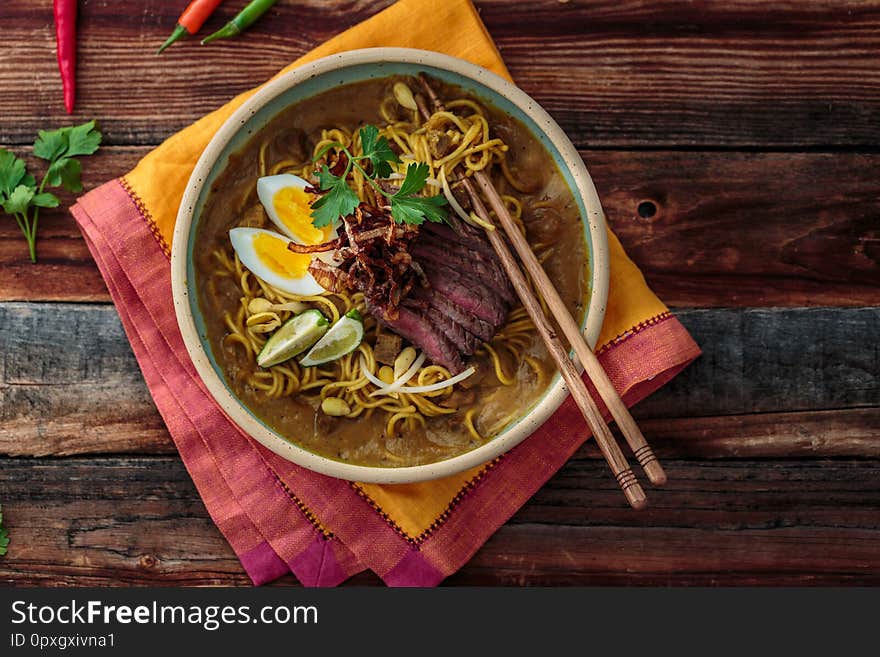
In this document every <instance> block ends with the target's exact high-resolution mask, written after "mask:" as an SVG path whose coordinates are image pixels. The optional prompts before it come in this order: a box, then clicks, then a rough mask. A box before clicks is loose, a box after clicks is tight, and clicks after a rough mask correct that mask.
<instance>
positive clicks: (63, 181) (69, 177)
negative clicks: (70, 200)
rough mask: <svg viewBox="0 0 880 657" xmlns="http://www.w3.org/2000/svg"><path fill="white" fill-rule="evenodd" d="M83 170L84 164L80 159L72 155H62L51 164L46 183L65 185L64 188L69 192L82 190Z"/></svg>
mask: <svg viewBox="0 0 880 657" xmlns="http://www.w3.org/2000/svg"><path fill="white" fill-rule="evenodd" d="M81 171H82V165H81V164H80V162H79V160H76V159H74V158H72V157H62V158H61V159H60V160H56V161H55V162H53V163H52V164H50V165H49V170H48V171H47V172H46V184H47V185H49V187H58V186H59V185H63V186H64V189H66V190H67V191H69V192H81V191H82V182H81V181H80V173H81Z"/></svg>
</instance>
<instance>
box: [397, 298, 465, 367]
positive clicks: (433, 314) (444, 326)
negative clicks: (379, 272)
mask: <svg viewBox="0 0 880 657" xmlns="http://www.w3.org/2000/svg"><path fill="white" fill-rule="evenodd" d="M403 305H404V306H406V307H407V308H410V309H411V310H412V311H413V312H415V313H418V314H419V315H420V316H421V317H422V319H424V320H425V321H426V322H429V323H430V324H432V325H433V326H436V327H437V328H438V329H440V331H441V332H442V333H443V335H445V336H446V337H447V338H448V339H449V341H450V342H452V344H454V345H455V348H456V349H458V350H459V351H460V352H461V353H462V355H464V356H470V355H472V354H473V353H474V352H475V351H476V350H477V348H478V347H479V346H480V344H481V343H482V341H481V340H480V338H478V337H477V336H475V335H474V334H473V333H471V332H470V331H468V330H467V329H466V328H464V327H463V326H462V325H461V324H459V323H458V322H456V321H455V320H454V319H452V318H451V317H450V316H449V315H445V314H443V313H441V312H438V311H437V310H436V309H435V308H431V307H430V306H428V307H427V308H426V307H425V305H424V303H422V302H420V301H419V300H418V299H413V298H412V297H410V298H408V299H407V300H406V301H404V302H403Z"/></svg>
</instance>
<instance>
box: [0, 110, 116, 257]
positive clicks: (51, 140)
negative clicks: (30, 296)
mask: <svg viewBox="0 0 880 657" xmlns="http://www.w3.org/2000/svg"><path fill="white" fill-rule="evenodd" d="M100 144H101V133H100V132H99V131H98V130H97V129H96V128H95V122H94V121H89V122H87V123H83V124H82V125H77V126H71V127H68V128H59V129H58V130H40V132H39V136H38V137H37V140H36V141H35V142H34V155H35V156H36V157H38V158H40V159H42V160H46V161H47V162H49V166H48V168H47V170H46V173H45V174H44V175H43V179H42V181H41V182H40V184H39V186H37V181H36V179H35V178H34V177H33V176H32V175H30V174H28V173H27V170H26V167H25V163H24V161H23V160H21V159H19V158H17V157H16V156H15V155H14V154H13V153H11V152H9V151H7V150H6V149H3V148H0V207H2V208H3V211H4V212H5V213H6V214H9V215H12V216H13V218H14V219H15V221H16V222H17V223H18V226H19V228H21V232H22V233H23V234H24V237H25V239H26V240H27V244H28V250H29V252H30V256H31V261H33V262H36V261H37V255H36V239H37V222H38V220H39V214H40V208H54V207H58V205H59V203H60V201H59V200H58V197H57V196H55V195H54V194H52V193H50V192H45V191H43V190H44V188H46V187H47V186H48V187H64V188H65V189H66V190H68V191H70V192H80V191H82V182H81V180H80V176H81V172H82V165H81V164H80V161H79V160H77V159H75V158H76V156H80V155H91V154H92V153H94V152H95V151H96V150H98V147H99V146H100Z"/></svg>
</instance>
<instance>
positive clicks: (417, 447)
mask: <svg viewBox="0 0 880 657" xmlns="http://www.w3.org/2000/svg"><path fill="white" fill-rule="evenodd" d="M399 79H401V78H399V77H390V78H382V79H378V80H370V81H367V82H361V83H356V84H350V85H346V86H343V87H338V88H335V89H332V90H330V91H327V92H324V93H322V94H320V95H318V96H315V97H313V98H310V99H307V100H304V101H302V102H300V103H298V104H297V105H295V106H293V107H290V108H288V109H286V110H285V111H284V112H282V113H281V114H280V115H279V116H277V117H276V118H275V119H273V120H272V121H271V122H270V123H269V124H268V125H267V126H266V127H265V128H264V129H263V130H261V131H260V132H259V133H258V134H257V135H255V136H254V137H253V138H252V140H251V141H250V142H249V143H248V144H247V145H246V146H245V147H244V148H243V149H242V150H241V151H240V152H238V153H236V154H235V155H234V156H233V157H231V158H230V161H229V164H228V166H227V167H226V169H225V170H224V171H223V172H222V173H221V174H220V176H219V177H218V178H217V180H216V182H215V183H214V185H213V187H212V189H211V192H210V194H209V196H208V199H207V201H206V203H205V206H204V210H203V212H202V216H201V219H200V222H199V225H198V227H197V231H196V244H197V245H198V247H197V248H196V250H195V258H196V262H195V270H196V284H197V289H198V296H199V303H200V306H201V311H202V314H203V316H204V320H205V326H206V328H207V331H208V338H209V342H210V346H211V349H212V351H213V353H214V357H215V359H216V360H217V362H218V364H219V365H220V366H221V367H222V369H223V371H224V373H225V375H226V380H227V383H228V385H229V386H230V388H231V389H232V390H233V392H234V393H235V394H236V396H237V397H238V398H239V399H241V400H242V401H243V402H244V403H245V404H246V405H247V406H248V407H249V408H250V409H251V410H252V411H253V412H254V413H255V414H256V415H257V416H258V417H259V418H261V419H262V420H263V421H264V422H265V423H266V424H267V425H269V426H270V427H272V428H273V429H274V430H275V431H277V432H278V433H279V434H280V435H282V436H285V437H287V438H288V439H289V440H291V441H292V442H295V443H297V444H299V445H301V446H302V447H304V448H306V449H309V450H311V451H313V452H316V453H318V454H321V455H324V456H327V457H330V458H333V459H338V460H341V461H344V462H347V463H353V464H358V465H370V466H389V467H395V466H405V465H418V464H423V463H430V462H435V461H438V460H442V459H446V458H450V457H452V456H455V455H457V454H460V453H463V452H466V451H469V450H471V449H473V448H475V447H478V446H479V444H480V443H477V442H476V441H475V440H473V439H472V437H471V435H470V434H469V432H468V431H467V429H466V427H465V426H464V423H463V419H464V411H465V410H466V408H469V407H470V405H467V406H463V407H462V409H461V410H459V411H458V412H457V413H455V414H453V415H446V416H440V417H435V418H427V420H426V422H427V426H426V428H425V429H418V430H416V431H404V432H403V433H402V435H400V436H394V437H386V436H385V435H384V433H385V423H386V415H385V413H381V412H379V413H375V414H373V416H372V417H370V418H364V417H360V418H356V419H347V418H333V417H328V416H326V415H324V414H323V413H322V412H321V411H320V410H319V409H317V404H316V403H315V402H314V401H313V400H312V399H310V398H306V397H302V396H298V395H295V396H293V397H283V398H280V399H269V398H267V397H266V396H265V395H264V394H263V393H262V392H261V391H259V390H255V389H254V388H252V387H251V386H250V385H248V383H247V379H248V377H249V376H250V375H251V374H252V373H253V372H254V371H255V370H257V369H258V367H257V365H256V363H255V362H253V359H251V358H248V357H247V355H246V354H245V352H244V350H243V349H242V348H241V346H240V345H235V344H226V343H225V342H224V337H225V336H226V335H227V328H226V326H225V324H224V321H223V315H224V313H225V312H228V311H232V312H235V310H236V309H237V307H238V305H239V298H240V296H241V292H240V289H239V287H238V285H237V283H236V282H235V281H234V280H232V278H229V277H226V278H222V277H215V276H211V273H212V272H213V271H214V270H216V268H217V263H216V261H215V260H214V258H213V256H212V252H213V251H214V250H216V249H218V248H219V249H223V250H226V251H228V252H229V253H230V254H231V247H230V245H229V237H228V232H229V230H230V229H231V228H233V227H235V226H236V225H238V224H239V222H240V221H241V218H242V214H243V212H244V211H245V210H246V209H247V208H249V207H251V206H253V205H254V204H256V203H258V200H257V198H256V191H255V189H254V182H255V180H256V178H257V176H258V175H259V174H258V158H259V151H260V146H261V144H262V143H263V142H264V141H265V140H269V146H268V149H267V156H266V162H267V167H271V165H272V164H274V163H276V162H280V161H282V160H284V159H288V158H291V157H293V158H295V159H297V160H298V161H305V160H306V159H307V157H308V154H310V153H311V150H312V147H313V145H314V144H315V143H316V142H317V141H318V139H319V138H320V133H321V130H322V129H327V128H332V127H343V128H346V129H347V130H349V131H353V130H355V129H357V127H358V126H360V125H363V124H365V123H373V124H375V125H381V124H382V120H381V118H380V116H379V114H378V107H379V103H380V101H381V100H382V99H383V98H386V97H387V96H389V95H390V94H391V87H392V85H393V83H394V82H395V81H397V80H399ZM411 86H412V88H416V86H415V85H414V84H411ZM442 96H443V97H444V98H447V99H451V98H456V97H462V96H464V94H463V92H462V91H461V90H460V89H458V88H456V87H452V86H449V87H446V88H445V89H444V90H443V93H442ZM483 104H484V106H485V103H483ZM487 109H488V111H489V114H490V119H491V120H490V124H491V126H492V129H493V131H494V133H495V134H496V135H497V136H499V137H501V138H503V139H504V141H505V142H506V143H507V144H508V145H509V147H510V150H509V151H508V161H509V163H510V165H511V169H512V170H513V171H514V173H515V174H517V177H518V179H520V180H523V181H529V182H533V183H534V186H535V188H536V191H535V192H534V193H532V194H518V193H516V192H513V191H512V190H510V189H509V185H508V184H507V182H506V181H505V180H504V178H503V176H502V175H501V173H500V172H496V173H495V175H493V177H494V179H495V182H496V184H497V185H498V187H499V189H501V190H502V192H503V190H505V189H507V190H508V191H509V192H510V193H512V194H514V195H516V196H517V197H518V198H520V200H521V201H522V204H523V220H524V222H525V225H526V228H527V234H528V238H529V241H530V242H531V243H532V244H533V245H534V246H537V247H539V248H538V249H536V250H537V251H538V252H539V254H540V253H541V252H543V250H544V248H547V247H544V246H542V245H547V244H552V245H554V247H553V253H552V255H551V256H550V257H549V259H548V260H546V261H545V263H544V266H545V269H546V270H547V273H548V275H549V276H550V279H551V280H552V281H553V283H554V285H555V286H556V288H557V290H559V293H560V295H561V296H562V298H563V300H565V302H566V304H567V305H568V307H569V308H570V310H571V311H572V312H573V313H574V314H575V316H576V317H581V316H582V315H583V311H584V307H585V303H586V300H587V299H588V298H589V289H588V285H589V279H590V275H589V266H588V263H587V261H586V260H587V258H586V252H587V251H586V245H585V243H584V238H583V226H582V223H581V220H580V216H579V213H578V210H577V205H576V203H575V201H574V199H573V198H572V195H571V191H570V190H569V189H568V187H567V185H566V184H565V182H564V181H563V179H562V176H561V175H560V174H559V172H558V170H557V168H556V165H555V164H554V162H553V160H552V158H551V157H550V155H549V154H548V153H547V152H546V150H545V149H544V148H543V146H541V144H540V143H539V142H538V141H537V139H535V138H534V137H533V136H532V135H531V134H530V133H529V132H528V130H527V129H526V128H525V127H524V126H523V125H522V124H521V123H519V122H518V121H516V120H514V119H512V118H511V117H509V116H507V115H506V114H504V113H502V112H500V111H497V110H495V109H494V108H491V107H489V108H487ZM536 203H537V204H538V207H536V205H535V204H536ZM528 353H529V354H531V355H532V356H534V357H535V358H536V359H537V360H539V361H540V362H541V363H542V366H543V370H544V371H545V372H546V375H545V376H543V377H541V380H538V377H535V376H534V373H533V372H532V370H531V369H530V368H529V367H528V366H527V365H525V364H523V366H522V367H520V368H519V370H518V372H517V374H516V383H515V384H514V385H511V386H504V385H501V384H500V383H499V382H498V380H497V379H496V377H495V376H494V374H491V373H490V374H488V375H486V376H484V378H483V379H482V380H481V381H480V382H479V384H478V385H475V386H472V387H471V389H470V390H457V391H456V392H455V393H454V394H455V395H459V396H460V397H461V398H462V399H463V400H465V401H467V398H469V397H472V398H473V400H474V401H475V402H476V403H477V404H478V405H479V408H480V410H479V412H478V413H477V414H476V415H475V417H474V419H475V424H476V425H477V427H478V429H480V430H481V432H486V431H491V433H492V434H497V433H498V431H499V430H500V429H502V428H503V426H500V425H502V424H509V422H510V421H512V420H513V419H515V418H517V417H521V416H522V415H523V414H524V413H525V412H526V411H527V410H528V409H529V408H530V407H531V406H532V405H533V404H534V403H535V402H537V400H538V399H539V398H540V397H541V395H542V394H543V393H544V392H545V390H546V389H547V387H548V386H549V384H550V382H551V379H552V377H553V376H554V373H555V370H554V366H553V363H552V360H551V359H550V357H549V355H548V354H547V351H546V349H545V348H544V345H543V344H542V342H541V340H540V338H539V337H538V336H537V334H535V336H534V338H533V342H532V344H531V345H530V347H529V349H528ZM475 360H477V361H479V360H480V359H479V358H477V359H475ZM487 362H488V361H487ZM487 362H484V363H479V364H480V366H481V369H482V370H487V371H488V370H490V369H491V367H489V366H487ZM484 435H485V434H484ZM389 452H390V454H389Z"/></svg>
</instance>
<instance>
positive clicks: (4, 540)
mask: <svg viewBox="0 0 880 657" xmlns="http://www.w3.org/2000/svg"><path fill="white" fill-rule="evenodd" d="M8 546H9V532H7V531H6V530H5V529H3V506H2V505H0V557H2V556H3V555H4V554H6V548H7V547H8Z"/></svg>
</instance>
